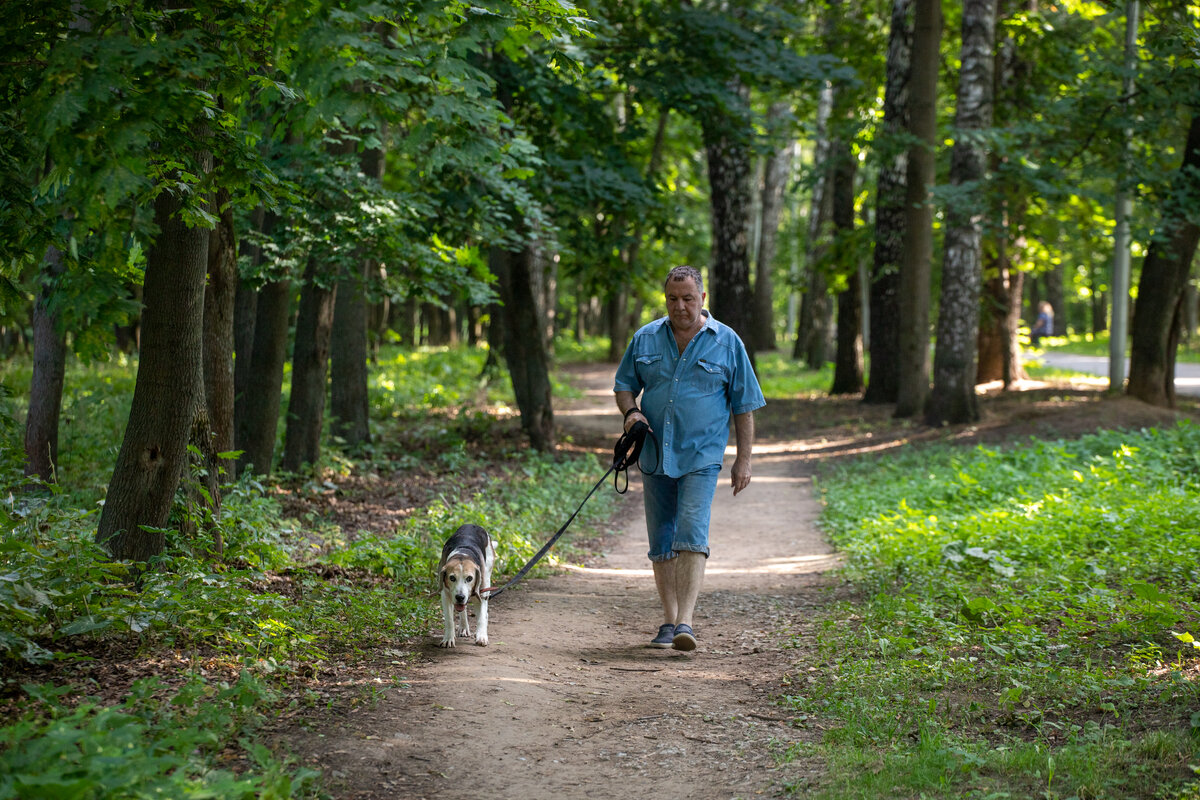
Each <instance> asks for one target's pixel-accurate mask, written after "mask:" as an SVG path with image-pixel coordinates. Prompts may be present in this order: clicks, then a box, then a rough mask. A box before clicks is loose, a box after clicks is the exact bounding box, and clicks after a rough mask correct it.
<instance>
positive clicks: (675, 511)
mask: <svg viewBox="0 0 1200 800" xmlns="http://www.w3.org/2000/svg"><path fill="white" fill-rule="evenodd" d="M663 293H664V294H665V296H666V302H667V316H666V317H663V318H661V319H657V320H655V321H654V322H651V323H650V324H649V325H646V326H644V327H643V328H641V329H640V330H639V331H638V332H637V333H635V334H634V335H633V339H632V341H630V343H629V347H628V348H627V349H626V350H625V355H624V357H623V358H622V359H621V364H620V366H619V367H617V375H616V380H615V383H614V387H613V390H614V391H615V392H616V395H617V408H619V409H620V410H621V413H622V414H624V415H625V430H629V429H630V428H631V427H632V426H633V425H634V423H635V422H638V421H642V422H645V423H646V424H647V425H649V426H650V430H651V431H652V432H653V433H654V437H655V438H654V439H653V440H650V439H648V440H647V443H646V447H645V448H644V449H643V451H642V457H641V463H640V465H639V466H641V468H642V471H643V477H642V486H643V488H644V490H645V493H644V497H645V506H646V528H647V530H648V532H649V536H650V550H649V552H648V553H647V555H648V556H649V557H650V561H651V563H652V564H653V566H654V584H655V586H656V588H657V589H658V596H659V599H660V600H661V601H662V607H663V620H664V622H663V625H662V627H660V628H659V629H658V635H657V636H655V637H654V639H653V640H652V641H651V643H652V644H653V645H655V646H658V647H674V648H675V649H676V650H693V649H695V647H696V635H695V631H694V630H693V629H692V613H693V611H694V610H695V607H696V599H697V598H698V597H699V595H700V585H701V583H702V582H703V580H704V565H705V560H706V559H707V558H708V552H709V548H708V523H709V517H710V513H711V510H712V500H713V495H714V493H715V492H716V488H717V473H718V472H720V470H721V459H722V458H723V456H724V455H725V445H726V444H727V443H728V441H729V417H730V414H731V413H732V415H733V424H734V433H735V436H736V439H737V458H736V460H735V461H734V462H733V469H732V483H733V493H734V495H737V493H738V492H740V491H742V490H743V489H745V488H746V487H747V486H748V485H749V484H750V450H751V447H752V445H753V444H754V411H755V410H756V409H759V408H761V407H762V406H764V405H766V401H765V400H764V399H763V394H762V389H760V388H759V385H758V379H757V378H756V377H755V376H754V370H753V369H752V368H751V366H750V357H749V356H748V355H747V354H746V347H745V345H743V344H742V340H741V339H739V338H738V335H737V334H736V333H734V332H733V330H732V329H731V328H728V327H726V326H725V325H722V324H721V323H720V322H718V321H717V320H715V319H713V318H712V316H711V315H710V314H709V313H708V311H707V310H705V308H704V298H705V296H706V295H705V294H704V281H703V279H702V278H701V277H700V272H699V271H698V270H696V269H695V268H694V267H687V266H682V267H675V268H674V269H672V270H671V271H670V272H669V273H668V274H667V279H666V281H664V282H663ZM639 394H641V396H642V400H641V406H640V407H639V406H638V405H637V402H636V399H637V396H638V395H639ZM655 444H657V447H655V446H653V445H655Z"/></svg>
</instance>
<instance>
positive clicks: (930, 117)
mask: <svg viewBox="0 0 1200 800" xmlns="http://www.w3.org/2000/svg"><path fill="white" fill-rule="evenodd" d="M913 8H914V11H915V16H914V19H913V46H912V89H911V91H912V94H911V96H910V101H909V102H910V106H909V113H910V117H909V126H908V130H909V133H910V134H911V135H912V137H913V138H914V140H915V142H914V143H913V145H912V146H911V147H910V148H909V151H908V174H907V186H906V191H905V210H904V219H905V224H904V258H903V261H902V264H901V270H900V298H899V299H900V333H899V339H900V353H899V355H900V371H899V372H900V374H899V384H898V392H897V396H896V412H895V413H896V416H897V417H911V416H914V415H916V414H919V413H920V412H921V411H922V410H924V407H925V397H926V395H928V393H929V303H930V288H931V275H932V265H931V261H932V259H933V207H932V205H931V199H930V189H931V188H932V186H933V183H934V179H935V167H936V158H935V156H936V148H937V68H938V52H939V50H938V45H939V42H940V41H941V37H942V3H941V0H913Z"/></svg>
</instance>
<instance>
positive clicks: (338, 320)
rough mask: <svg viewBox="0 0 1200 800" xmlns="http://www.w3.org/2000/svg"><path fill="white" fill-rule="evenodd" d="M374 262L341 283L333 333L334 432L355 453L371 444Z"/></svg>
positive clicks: (365, 263) (331, 400) (363, 264)
mask: <svg viewBox="0 0 1200 800" xmlns="http://www.w3.org/2000/svg"><path fill="white" fill-rule="evenodd" d="M373 267H374V264H373V263H372V262H371V261H363V262H361V264H360V267H359V272H358V274H357V275H348V276H346V277H344V278H343V279H342V280H340V281H338V285H337V292H336V299H335V300H334V306H333V323H332V326H333V327H332V331H331V332H330V359H329V367H330V377H331V381H330V384H331V385H330V393H329V394H330V397H329V415H330V429H331V432H332V433H333V435H334V436H338V437H341V439H342V440H343V441H345V443H346V446H347V447H349V448H351V449H354V448H357V447H360V446H361V445H364V444H366V443H367V442H369V441H371V429H370V422H369V418H370V400H369V399H368V397H367V310H368V309H367V295H366V280H367V275H368V274H369V271H370V270H371V269H373Z"/></svg>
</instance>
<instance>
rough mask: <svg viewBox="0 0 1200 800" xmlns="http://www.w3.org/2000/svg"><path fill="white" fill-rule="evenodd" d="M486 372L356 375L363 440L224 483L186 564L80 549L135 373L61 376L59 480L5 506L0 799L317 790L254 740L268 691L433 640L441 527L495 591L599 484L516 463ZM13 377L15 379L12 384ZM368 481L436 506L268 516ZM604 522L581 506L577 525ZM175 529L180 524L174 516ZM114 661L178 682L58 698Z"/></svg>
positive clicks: (15, 461)
mask: <svg viewBox="0 0 1200 800" xmlns="http://www.w3.org/2000/svg"><path fill="white" fill-rule="evenodd" d="M483 363H484V354H483V353H482V352H479V351H471V350H467V349H465V348H459V349H444V348H443V349H438V350H420V351H404V350H400V349H399V348H386V349H385V350H384V352H383V353H382V354H381V356H380V359H379V362H378V364H377V366H376V368H375V369H374V370H373V371H372V378H371V388H370V399H371V410H372V416H373V424H374V433H375V442H376V444H374V445H372V446H370V447H367V448H363V449H362V450H361V451H359V452H356V453H350V452H346V451H344V450H339V449H338V448H337V447H336V446H335V447H331V448H328V449H327V451H326V452H325V454H324V455H323V457H322V461H321V463H319V464H317V465H315V466H314V467H313V468H312V470H310V471H307V472H306V473H304V474H298V475H278V476H276V477H274V478H270V479H267V478H263V477H261V476H252V475H243V476H241V477H240V478H239V479H238V480H236V481H232V482H229V483H227V484H226V485H225V486H224V487H223V490H222V495H223V502H222V507H221V512H220V515H219V517H218V520H217V526H218V530H219V532H220V534H221V535H222V538H223V539H224V545H225V552H224V555H223V557H222V558H221V559H219V560H211V559H207V558H200V557H196V556H194V555H192V554H193V553H202V552H204V550H205V546H204V543H203V542H196V541H191V542H188V541H183V540H181V539H180V537H179V536H178V534H177V533H176V532H170V533H169V534H168V550H167V552H166V553H165V554H164V555H163V556H161V557H159V558H157V559H155V560H154V561H153V562H151V563H146V564H128V563H121V562H113V561H111V560H110V559H109V558H108V557H107V554H106V553H105V552H104V551H103V549H102V548H101V547H99V546H98V545H96V544H95V542H94V538H95V530H96V525H97V522H98V508H99V506H98V500H99V498H100V497H101V496H102V494H101V493H102V489H103V486H104V485H105V484H104V482H105V481H106V480H107V477H108V476H107V474H106V471H107V470H111V464H112V462H113V459H115V447H116V445H117V444H119V442H120V436H121V432H122V427H123V424H124V419H123V418H122V415H123V414H127V409H128V401H127V398H126V397H124V393H125V392H127V391H131V388H132V384H131V383H130V382H129V370H130V369H131V367H130V365H128V364H125V363H123V362H120V361H114V362H112V363H110V364H108V365H93V366H92V367H91V368H88V369H83V368H81V367H79V366H78V365H76V366H74V367H73V368H72V370H71V371H70V373H69V377H68V385H69V386H71V385H72V381H74V382H76V385H79V386H82V387H84V388H81V389H80V390H78V391H73V390H72V391H69V392H68V393H67V398H69V399H68V400H67V403H66V407H65V409H64V412H65V415H66V416H65V422H66V424H67V427H65V428H64V432H67V431H69V433H67V435H65V436H64V437H63V440H62V445H61V446H62V448H63V450H62V456H63V459H62V460H63V467H62V469H61V470H60V473H59V483H58V484H56V485H53V486H47V487H43V489H42V490H41V491H33V492H28V491H26V492H13V493H10V494H8V495H7V497H5V498H4V499H3V502H2V503H0V525H3V526H4V528H5V530H6V531H8V533H7V534H6V536H5V537H4V539H3V541H0V565H2V570H0V572H2V574H0V658H2V660H0V668H2V669H3V687H2V690H3V695H2V697H0V700H4V701H5V702H6V707H7V713H6V717H5V718H4V719H3V720H2V723H3V724H2V725H0V800H2V799H3V798H8V797H20V798H25V797H79V798H89V797H96V798H99V797H104V798H121V797H149V796H162V797H181V798H182V797H197V798H198V797H221V798H226V797H229V798H240V797H304V796H310V795H315V794H319V793H320V780H319V776H318V775H316V774H315V773H312V772H311V771H309V770H305V769H300V768H298V767H297V766H296V765H294V764H290V763H288V762H287V761H281V760H279V759H278V758H277V757H276V756H275V755H273V754H272V753H271V752H269V751H268V750H266V749H265V748H263V747H262V746H260V745H256V744H253V741H252V739H251V738H250V735H251V733H252V731H253V729H254V728H255V727H256V726H258V725H260V724H261V723H262V722H263V721H264V720H266V719H269V718H270V717H271V716H272V715H274V714H278V713H281V712H282V711H284V703H285V698H284V696H283V694H284V693H283V692H282V691H281V690H283V689H284V688H285V687H289V686H292V685H299V684H302V683H303V679H304V678H306V677H310V676H312V675H314V674H317V673H318V672H319V671H320V670H321V669H322V665H324V664H326V663H328V662H335V661H336V662H354V661H355V660H356V659H361V658H367V657H369V656H370V654H371V653H372V652H393V653H398V652H401V651H402V650H403V649H404V648H406V647H410V646H411V642H412V641H413V640H414V639H415V638H418V637H423V636H427V635H429V631H430V629H431V627H432V626H433V623H434V617H435V616H436V615H437V614H438V613H440V612H439V610H438V609H436V608H435V605H436V604H435V602H434V597H433V591H432V587H433V585H434V580H435V579H434V576H435V573H436V563H437V558H438V557H439V555H440V549H441V544H442V542H443V541H444V539H445V537H446V536H447V535H448V534H449V533H450V532H451V531H452V530H453V529H454V528H455V527H457V526H458V525H459V524H462V523H464V522H475V523H479V524H482V525H484V526H485V527H487V528H489V529H490V530H492V531H493V532H494V533H496V535H497V537H498V540H499V542H500V553H499V560H498V568H497V575H498V576H500V575H503V574H505V573H510V572H513V571H515V570H516V569H517V567H519V566H520V564H522V563H523V562H524V560H525V559H526V558H528V557H529V556H530V555H532V554H533V553H534V552H535V551H536V550H537V549H538V547H540V545H541V544H542V543H543V541H544V540H545V539H546V538H548V537H549V535H550V534H551V533H553V530H552V529H548V528H550V527H551V523H550V522H549V521H550V520H559V519H565V518H566V517H567V516H568V515H569V514H570V513H571V512H572V511H574V510H575V507H576V504H577V503H578V501H579V499H580V498H581V497H582V496H583V494H584V493H585V492H586V490H587V489H588V488H589V487H590V486H591V484H592V482H593V481H594V480H595V479H596V478H597V477H599V474H600V472H601V471H598V470H597V463H598V462H597V461H596V460H595V459H594V458H592V457H582V456H579V457H568V456H560V457H557V458H555V457H550V456H546V455H541V454H537V453H534V452H532V451H529V450H528V449H527V446H525V445H524V444H523V442H522V440H521V437H520V435H519V430H518V428H517V420H516V419H515V417H514V416H513V415H512V413H510V412H507V411H505V408H506V406H508V405H511V403H512V400H511V388H510V386H509V382H508V380H507V376H506V375H505V374H504V373H503V371H500V372H498V373H495V372H494V373H493V374H491V375H490V376H489V375H485V374H484V372H483ZM16 372H17V373H19V372H20V370H19V369H18V370H16ZM13 374H14V371H13V369H12V365H9V368H8V371H7V372H6V375H5V382H6V384H10V383H11V379H12V377H13ZM562 391H563V392H564V393H566V392H567V391H568V390H567V388H566V386H565V385H563V386H562ZM21 405H22V403H21V398H19V397H11V396H10V397H9V398H7V400H6V404H5V406H4V407H3V408H0V418H3V419H5V420H7V421H8V423H9V424H8V425H7V427H6V428H5V429H4V431H3V433H4V434H5V445H6V446H5V448H4V452H5V458H4V460H3V464H2V465H0V468H2V469H3V477H4V479H5V483H6V484H7V485H9V486H13V485H16V483H17V481H18V477H19V468H20V459H19V458H18V457H16V456H15V455H14V454H15V453H18V452H19V448H18V446H17V445H16V431H17V428H18V426H17V425H16V424H15V423H14V419H15V418H16V417H17V416H18V415H19V414H20V413H21ZM101 412H103V413H101ZM281 434H282V431H281ZM114 443H115V444H114ZM384 472H386V473H389V474H391V475H392V479H393V480H396V481H404V480H405V477H404V476H405V475H406V474H409V473H410V472H411V474H412V475H413V478H412V479H413V480H419V481H423V482H426V483H428V484H429V486H430V487H432V488H433V492H432V497H433V500H432V501H431V502H428V503H424V504H423V505H422V506H421V507H419V508H416V509H415V510H413V511H412V512H411V513H410V514H408V516H407V517H406V518H405V521H404V522H403V524H401V525H400V526H399V527H398V529H396V530H394V531H382V532H375V533H370V534H368V533H365V532H361V531H359V532H348V531H343V530H340V529H339V528H337V527H336V526H334V525H332V524H330V523H329V522H328V521H325V520H322V519H320V518H319V517H315V516H307V515H306V516H304V517H302V518H301V519H294V518H288V517H286V516H285V514H284V512H283V510H282V506H281V499H282V498H284V497H287V496H301V497H302V496H303V495H305V494H306V493H314V494H315V493H321V492H336V491H338V486H339V482H343V481H344V480H345V479H347V478H348V477H349V476H353V475H362V474H366V473H384ZM483 474H486V475H487V479H486V480H482V481H479V480H470V478H471V477H472V476H475V475H483ZM181 499H182V498H181ZM610 507H611V500H610V499H609V498H608V496H607V495H606V494H605V493H597V495H596V496H595V497H593V499H592V500H591V501H590V502H589V503H588V504H587V506H586V507H585V508H584V510H583V512H582V513H581V515H580V516H581V519H580V522H579V523H577V524H578V526H579V527H578V528H577V529H576V530H585V529H586V527H587V525H588V523H589V522H594V521H595V520H597V519H601V518H603V517H604V516H606V515H607V513H608V509H609V508H610ZM177 513H179V514H185V513H187V510H186V506H185V505H184V504H183V503H182V502H181V503H180V504H179V511H178V512H177ZM351 533H353V535H350V534H351ZM568 538H569V537H568ZM548 563H553V559H549V560H548ZM118 651H120V652H121V653H122V654H128V653H132V656H129V657H131V658H132V659H133V660H134V661H145V662H146V663H147V664H149V663H151V662H153V661H154V660H155V659H157V658H158V654H165V655H169V654H181V655H182V659H179V658H176V662H179V661H182V663H186V664H187V665H188V666H187V667H184V668H182V669H180V668H178V667H159V668H155V667H150V666H146V667H142V668H140V669H138V668H135V669H134V670H133V672H134V673H135V674H136V673H138V672H140V673H141V674H143V675H148V674H149V673H151V672H155V671H158V672H159V673H160V674H158V675H155V676H154V677H152V678H150V677H146V678H143V679H138V680H134V681H133V682H131V683H129V685H127V686H124V687H121V686H116V687H114V686H104V687H100V686H96V685H94V684H90V683H88V682H86V681H85V682H83V683H79V682H73V681H72V679H70V678H69V677H66V676H67V675H68V673H69V671H67V672H64V671H61V670H60V667H63V666H66V665H70V664H78V663H85V662H87V661H88V660H89V659H91V658H94V657H96V656H97V654H99V655H100V657H101V658H113V656H112V655H107V656H106V655H105V654H106V653H115V652H118ZM123 657H124V656H123ZM170 660H171V659H170V658H167V659H160V663H167V662H170ZM198 664H205V665H209V666H210V667H212V669H207V670H200V669H197V668H196V665H198ZM31 665H32V666H31ZM72 674H73V673H72ZM34 676H42V677H41V679H40V680H38V679H35V678H34ZM46 676H48V679H47V677H46ZM89 680H90V679H89ZM114 698H116V699H114ZM290 702H292V703H293V704H294V702H295V700H294V699H293V700H292V701H290Z"/></svg>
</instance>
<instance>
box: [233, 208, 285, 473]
mask: <svg viewBox="0 0 1200 800" xmlns="http://www.w3.org/2000/svg"><path fill="white" fill-rule="evenodd" d="M276 219H277V217H276V215H274V214H268V213H267V211H266V209H264V208H263V207H262V206H259V207H258V208H256V209H255V210H254V211H253V212H252V213H251V215H250V225H251V227H253V229H254V230H255V231H257V232H259V233H263V234H267V233H269V232H270V231H271V230H273V229H274V227H275V221H276ZM239 250H240V251H241V253H242V254H243V255H245V256H248V258H249V261H250V266H251V269H252V270H257V269H258V267H259V266H260V265H261V264H262V246H261V245H259V244H257V243H256V242H254V241H253V239H252V238H250V237H243V238H242V240H241V242H240V243H239ZM258 291H259V290H258V289H257V288H256V286H255V284H253V283H251V282H250V281H248V280H246V279H245V278H239V280H238V284H237V291H236V292H235V293H234V297H233V353H234V357H233V440H234V447H235V448H237V449H241V448H242V446H243V436H242V433H241V432H242V430H243V429H244V427H245V424H246V413H247V403H248V397H249V386H250V382H251V380H252V375H253V374H254V332H255V327H256V323H257V320H258ZM243 463H244V459H243V458H242V457H239V459H238V462H237V465H236V466H237V467H238V468H239V469H240V468H241V465H242V464H243Z"/></svg>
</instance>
